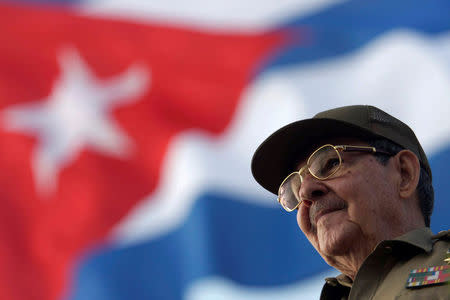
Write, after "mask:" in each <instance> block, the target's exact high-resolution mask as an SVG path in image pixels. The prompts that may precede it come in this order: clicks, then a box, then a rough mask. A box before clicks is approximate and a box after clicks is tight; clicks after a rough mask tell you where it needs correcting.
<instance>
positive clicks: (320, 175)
mask: <svg viewBox="0 0 450 300" xmlns="http://www.w3.org/2000/svg"><path fill="white" fill-rule="evenodd" d="M341 151H342V152H350V151H358V152H369V153H372V154H373V153H381V154H385V155H389V156H392V155H393V154H392V153H388V152H385V151H380V150H377V149H376V148H375V147H366V146H349V145H339V146H333V145H330V144H327V145H323V146H321V147H319V148H318V149H317V150H316V151H314V152H313V153H312V154H311V156H310V157H309V158H308V161H307V162H306V165H305V166H303V167H302V168H301V169H300V170H298V171H297V172H293V173H291V174H289V175H288V176H287V177H286V178H285V179H284V180H283V182H282V183H281V185H280V188H279V189H278V202H279V203H280V204H281V206H283V208H284V209H285V210H286V211H288V212H291V211H293V210H295V209H296V208H297V207H298V206H299V205H300V204H301V202H302V200H301V199H300V195H299V191H300V187H301V185H302V182H303V176H304V174H303V173H304V171H306V170H307V171H309V173H310V174H311V175H312V176H313V177H314V178H316V179H318V180H325V179H328V178H330V177H331V176H333V175H334V174H335V173H336V172H337V171H338V170H339V168H340V167H341V165H342V157H341V154H340V153H339V152H341Z"/></svg>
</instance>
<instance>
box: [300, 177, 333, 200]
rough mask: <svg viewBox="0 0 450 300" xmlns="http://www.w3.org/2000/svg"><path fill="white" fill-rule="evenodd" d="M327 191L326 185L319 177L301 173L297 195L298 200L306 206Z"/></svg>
mask: <svg viewBox="0 0 450 300" xmlns="http://www.w3.org/2000/svg"><path fill="white" fill-rule="evenodd" d="M327 193H328V187H327V186H326V185H325V184H324V183H323V182H322V181H320V180H319V179H317V178H315V177H314V176H312V175H311V174H309V173H307V174H303V175H302V184H301V186H300V190H299V195H300V200H302V203H304V204H305V205H306V206H310V205H311V204H312V203H313V202H314V201H317V200H319V199H320V198H321V197H323V196H324V195H326V194H327Z"/></svg>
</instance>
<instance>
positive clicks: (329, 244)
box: [317, 224, 357, 256]
mask: <svg viewBox="0 0 450 300" xmlns="http://www.w3.org/2000/svg"><path fill="white" fill-rule="evenodd" d="M356 239H357V237H356V236H355V234H354V232H353V231H352V230H349V228H343V227H342V224H340V226H339V225H338V226H335V227H333V228H323V227H322V226H320V225H319V226H318V227H317V242H318V244H319V249H320V252H321V253H322V254H323V255H327V256H341V255H345V254H346V253H348V251H349V250H350V248H351V247H352V245H353V244H354V242H355V241H356Z"/></svg>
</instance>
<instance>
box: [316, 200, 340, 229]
mask: <svg viewBox="0 0 450 300" xmlns="http://www.w3.org/2000/svg"><path fill="white" fill-rule="evenodd" d="M345 208H347V204H346V203H345V202H344V201H343V200H324V199H322V200H318V201H317V202H315V203H313V205H312V206H311V208H310V211H309V216H310V221H311V224H313V225H316V224H317V222H318V221H319V219H320V218H321V217H323V216H325V215H327V214H330V213H333V212H335V211H339V210H342V209H345Z"/></svg>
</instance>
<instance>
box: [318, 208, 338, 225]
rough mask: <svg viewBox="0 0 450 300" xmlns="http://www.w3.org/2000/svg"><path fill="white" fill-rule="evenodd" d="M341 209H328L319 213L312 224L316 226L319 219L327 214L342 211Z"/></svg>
mask: <svg viewBox="0 0 450 300" xmlns="http://www.w3.org/2000/svg"><path fill="white" fill-rule="evenodd" d="M342 209H343V208H332V209H331V208H330V209H323V210H321V211H319V212H318V213H317V214H316V216H315V220H314V224H317V222H319V219H320V218H321V217H323V216H324V215H327V214H329V213H332V212H335V211H339V210H342Z"/></svg>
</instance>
